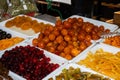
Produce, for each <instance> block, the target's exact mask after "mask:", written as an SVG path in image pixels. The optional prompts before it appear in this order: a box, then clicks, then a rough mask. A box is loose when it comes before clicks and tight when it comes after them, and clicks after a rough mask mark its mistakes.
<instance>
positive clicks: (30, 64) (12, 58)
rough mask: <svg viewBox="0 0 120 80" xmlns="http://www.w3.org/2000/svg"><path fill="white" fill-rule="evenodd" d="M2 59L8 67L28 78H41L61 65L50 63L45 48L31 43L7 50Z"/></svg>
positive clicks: (36, 79) (33, 79) (30, 79)
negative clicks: (39, 47) (30, 44)
mask: <svg viewBox="0 0 120 80" xmlns="http://www.w3.org/2000/svg"><path fill="white" fill-rule="evenodd" d="M0 61H1V62H2V64H3V65H4V66H5V67H6V68H7V69H9V70H11V71H13V72H15V73H17V74H19V75H20V76H23V77H24V78H26V79H27V80H41V79H42V78H44V77H45V76H46V75H48V74H49V73H51V72H52V71H53V70H55V69H56V68H58V67H59V65H58V64H54V63H50V58H49V57H46V56H45V54H44V51H43V50H40V49H38V48H35V47H32V46H29V45H27V46H24V47H23V46H19V47H18V46H17V47H15V48H13V49H12V50H9V51H8V50H7V51H5V53H4V54H3V55H2V58H1V59H0Z"/></svg>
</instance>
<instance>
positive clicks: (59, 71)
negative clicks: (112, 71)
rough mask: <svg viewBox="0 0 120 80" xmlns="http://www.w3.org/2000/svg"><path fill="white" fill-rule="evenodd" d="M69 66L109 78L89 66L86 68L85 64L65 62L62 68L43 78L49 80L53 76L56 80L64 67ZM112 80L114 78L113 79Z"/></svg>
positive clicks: (67, 67)
mask: <svg viewBox="0 0 120 80" xmlns="http://www.w3.org/2000/svg"><path fill="white" fill-rule="evenodd" d="M69 67H73V68H80V70H81V72H90V73H92V74H98V75H100V76H103V77H106V78H108V77H107V76H104V75H102V74H100V73H97V72H95V71H93V70H90V69H89V68H85V67H83V66H80V65H78V64H76V63H69V64H64V65H63V66H61V67H60V68H58V69H57V70H56V71H54V72H53V73H52V74H49V75H48V76H47V77H45V78H43V80H48V79H49V78H53V80H55V76H57V75H59V74H60V73H61V72H62V70H63V69H65V68H66V69H69ZM111 80H112V79H111Z"/></svg>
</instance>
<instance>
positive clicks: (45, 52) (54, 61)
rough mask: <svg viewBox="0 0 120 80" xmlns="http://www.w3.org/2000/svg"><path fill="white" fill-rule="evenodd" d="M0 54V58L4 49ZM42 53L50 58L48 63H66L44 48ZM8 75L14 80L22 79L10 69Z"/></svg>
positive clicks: (22, 44) (22, 79)
mask: <svg viewBox="0 0 120 80" xmlns="http://www.w3.org/2000/svg"><path fill="white" fill-rule="evenodd" d="M27 45H29V44H26V43H21V44H18V45H16V46H27ZM30 46H32V45H30ZM14 47H15V46H14ZM14 47H11V48H9V49H8V50H11V49H12V48H14ZM41 50H42V49H41ZM0 54H1V55H0V58H1V57H2V55H3V54H4V51H2V52H0ZM44 54H45V56H47V57H49V58H50V59H51V61H50V63H55V64H59V65H60V66H61V65H64V64H66V63H68V61H67V60H66V59H64V58H61V57H59V56H57V55H54V54H51V53H50V52H47V51H45V50H44ZM53 72H54V71H53ZM51 73H52V72H51ZM9 75H10V76H11V77H13V78H14V80H24V78H22V77H19V75H17V74H15V73H13V72H11V71H10V73H9Z"/></svg>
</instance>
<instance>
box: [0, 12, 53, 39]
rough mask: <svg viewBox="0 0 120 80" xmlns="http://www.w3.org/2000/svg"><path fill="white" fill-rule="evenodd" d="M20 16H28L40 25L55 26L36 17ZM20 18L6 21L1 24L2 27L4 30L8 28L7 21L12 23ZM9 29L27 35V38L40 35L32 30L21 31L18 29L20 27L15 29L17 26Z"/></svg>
mask: <svg viewBox="0 0 120 80" xmlns="http://www.w3.org/2000/svg"><path fill="white" fill-rule="evenodd" d="M18 16H26V17H29V18H31V19H32V20H36V21H37V22H39V23H44V24H50V25H54V24H53V23H51V22H48V21H45V20H42V19H38V18H35V17H31V16H27V15H22V14H21V15H18ZM18 16H15V17H12V18H10V19H8V20H5V21H2V22H0V26H2V27H3V28H4V27H6V26H5V24H6V22H7V21H10V20H12V19H15V18H16V17H18ZM8 29H10V30H13V31H16V32H19V33H21V34H24V35H26V36H28V37H31V36H33V35H35V34H38V33H35V32H34V31H33V30H32V29H28V30H22V29H20V28H18V27H15V26H13V27H11V28H8Z"/></svg>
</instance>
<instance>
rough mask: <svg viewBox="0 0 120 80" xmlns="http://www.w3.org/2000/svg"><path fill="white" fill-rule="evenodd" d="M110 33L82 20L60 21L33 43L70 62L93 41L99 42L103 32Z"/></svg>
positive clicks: (69, 19) (43, 32) (102, 27)
mask: <svg viewBox="0 0 120 80" xmlns="http://www.w3.org/2000/svg"><path fill="white" fill-rule="evenodd" d="M109 31H110V30H109V29H105V28H104V26H96V25H94V24H92V23H90V22H84V21H83V19H82V18H68V19H67V20H65V21H63V22H62V21H61V20H58V21H57V22H56V24H55V26H54V27H52V26H49V27H47V28H46V29H45V30H44V31H42V32H41V33H40V34H39V36H38V38H35V39H33V41H32V43H33V45H34V46H38V47H40V48H43V49H46V50H48V51H50V52H52V53H55V54H57V55H60V56H62V57H64V58H66V59H68V60H70V59H72V58H74V57H75V56H77V55H78V54H79V53H80V52H81V51H83V50H85V49H86V48H87V47H88V46H90V45H91V40H98V39H99V38H100V36H101V33H102V32H109Z"/></svg>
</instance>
